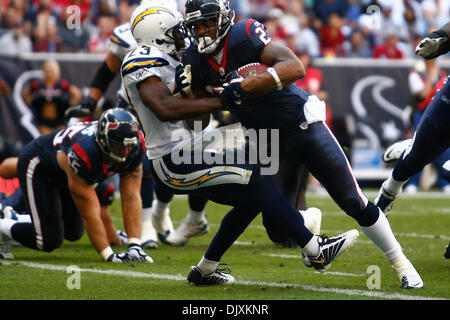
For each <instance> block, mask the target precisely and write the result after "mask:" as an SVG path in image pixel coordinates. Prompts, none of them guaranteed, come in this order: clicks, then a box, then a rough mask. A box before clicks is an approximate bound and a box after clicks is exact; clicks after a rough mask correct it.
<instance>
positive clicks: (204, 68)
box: [183, 19, 308, 129]
mask: <svg viewBox="0 0 450 320" xmlns="http://www.w3.org/2000/svg"><path fill="white" fill-rule="evenodd" d="M271 41H272V40H271V38H270V35H269V34H268V32H267V31H266V29H265V27H264V26H263V25H262V24H261V23H259V22H258V21H255V20H252V19H250V20H241V21H239V22H238V23H236V24H235V25H234V26H232V27H231V29H230V32H229V33H228V35H227V38H226V39H225V45H224V51H223V56H222V63H221V64H220V65H218V64H217V63H216V62H215V60H214V59H213V58H212V57H211V56H210V55H208V54H203V55H202V54H200V53H199V52H198V51H197V47H196V46H195V45H192V46H191V47H189V48H188V49H187V50H186V52H185V54H184V56H183V64H184V65H188V64H190V65H191V66H192V85H193V86H196V87H202V88H205V87H207V86H208V85H211V86H220V85H222V84H224V83H225V82H226V81H227V79H228V78H229V75H230V73H231V72H232V71H233V70H236V69H238V68H240V67H242V66H245V65H247V64H249V63H255V62H259V63H261V54H262V51H263V50H264V48H265V47H266V46H267V45H268V44H270V43H271ZM307 100H308V94H307V93H306V92H305V91H303V90H302V89H300V88H299V87H297V86H295V85H294V84H292V85H290V86H286V87H285V88H283V89H282V90H280V91H273V92H272V93H270V94H268V95H266V96H264V97H261V98H258V99H251V100H248V102H247V103H246V106H248V111H240V112H236V113H235V115H236V117H237V118H238V120H239V121H240V122H242V124H243V125H244V126H245V127H247V128H255V129H260V128H265V129H282V128H285V127H289V126H292V125H297V124H299V123H301V122H303V121H304V115H303V105H304V104H305V102H306V101H307Z"/></svg>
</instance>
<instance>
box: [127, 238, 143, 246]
mask: <svg viewBox="0 0 450 320" xmlns="http://www.w3.org/2000/svg"><path fill="white" fill-rule="evenodd" d="M132 245H138V246H140V245H141V239H139V238H128V246H132Z"/></svg>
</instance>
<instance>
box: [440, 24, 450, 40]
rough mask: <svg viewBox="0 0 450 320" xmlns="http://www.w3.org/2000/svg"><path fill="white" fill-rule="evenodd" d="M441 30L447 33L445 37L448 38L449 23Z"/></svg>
mask: <svg viewBox="0 0 450 320" xmlns="http://www.w3.org/2000/svg"><path fill="white" fill-rule="evenodd" d="M441 30H442V31H444V32H445V33H447V37H450V22H447V23H446V24H445V25H444V26H443V27H442V28H441Z"/></svg>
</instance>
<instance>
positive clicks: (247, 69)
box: [236, 63, 269, 79]
mask: <svg viewBox="0 0 450 320" xmlns="http://www.w3.org/2000/svg"><path fill="white" fill-rule="evenodd" d="M267 69H269V66H266V65H265V64H262V63H250V64H247V65H245V66H243V67H240V68H239V69H237V70H236V71H237V73H238V74H239V75H240V76H241V77H242V78H244V79H247V78H252V77H254V76H256V75H257V74H261V73H264V72H266V71H267Z"/></svg>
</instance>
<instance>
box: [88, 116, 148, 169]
mask: <svg viewBox="0 0 450 320" xmlns="http://www.w3.org/2000/svg"><path fill="white" fill-rule="evenodd" d="M95 140H96V141H97V144H98V146H99V147H100V150H101V151H102V152H103V154H104V155H105V156H107V157H108V158H109V159H111V160H113V161H115V162H121V163H123V162H125V161H127V159H130V158H132V157H133V156H134V155H135V154H137V153H138V151H139V147H140V136H139V124H138V121H137V119H136V117H135V116H133V114H131V113H130V112H129V111H127V110H125V109H122V108H115V109H109V110H107V111H105V112H103V113H102V115H101V117H100V119H99V121H98V124H97V131H96V133H95Z"/></svg>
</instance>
